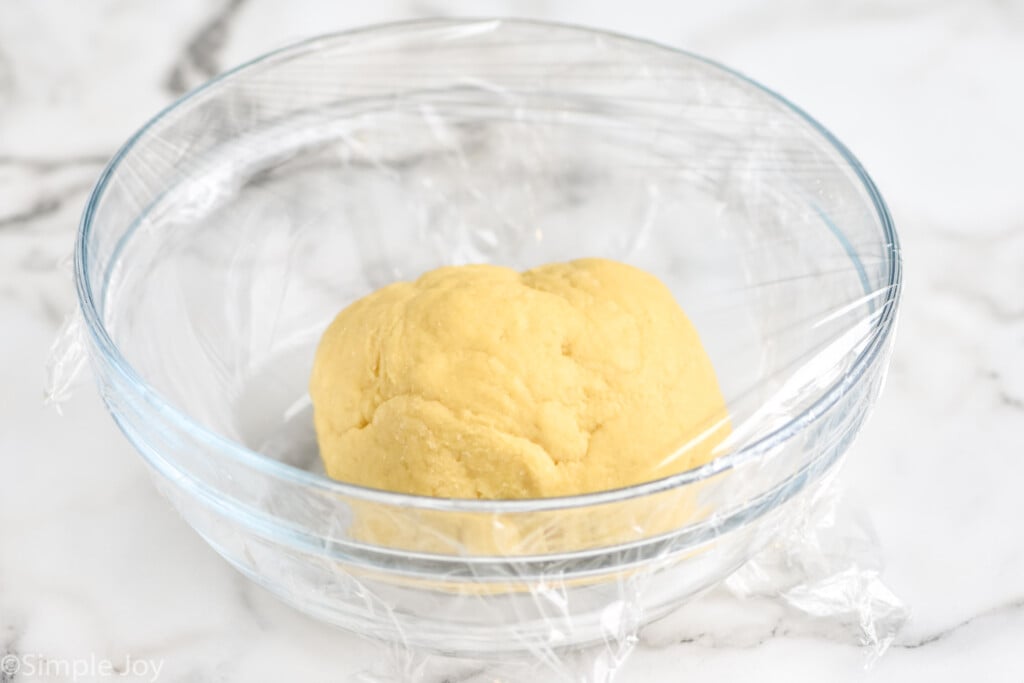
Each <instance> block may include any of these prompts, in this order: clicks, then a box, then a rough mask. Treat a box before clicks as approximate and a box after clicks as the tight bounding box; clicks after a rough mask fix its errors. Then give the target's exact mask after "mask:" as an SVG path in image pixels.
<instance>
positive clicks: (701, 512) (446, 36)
mask: <svg viewBox="0 0 1024 683" xmlns="http://www.w3.org/2000/svg"><path fill="white" fill-rule="evenodd" d="M583 256H596V257H608V258H614V259H618V260H622V261H626V262H628V263H630V264H633V265H636V266H639V267H641V268H644V269H646V270H648V271H650V272H652V273H654V274H655V275H657V276H658V277H659V278H661V280H662V281H664V282H665V283H666V284H667V285H668V286H669V287H670V288H671V290H672V291H673V293H674V295H675V296H676V298H677V300H678V301H679V303H680V304H681V305H682V307H683V308H684V309H685V310H686V312H687V314H688V315H689V316H690V318H691V319H692V320H693V322H694V324H695V325H696V327H697V329H698V330H699V332H700V334H701V337H702V340H703V342H704V346H705V348H706V349H707V350H708V352H709V354H710V356H711V358H712V361H713V363H714V365H715V368H716V371H717V373H718V376H719V379H720V383H721V386H722V390H723V392H724V394H725V396H726V399H727V403H728V408H729V412H730V420H731V422H732V435H731V437H730V438H729V439H728V440H727V442H726V443H725V444H723V445H722V447H721V448H720V452H719V455H718V457H717V458H716V459H714V460H713V461H711V462H710V463H708V464H707V465H704V466H702V467H700V468H698V469H696V470H691V471H688V472H684V473H681V474H678V475H675V476H672V477H669V478H666V479H662V480H658V481H652V482H649V483H645V484H641V485H636V486H632V487H629V488H625V489H619V490H614V491H605V492H600V493H593V494H587V495H579V496H572V497H565V498H549V499H538V500H514V501H512V500H506V501H485V500H449V499H439V498H426V497H419V496H410V495H402V494H398V493H393V492H387V491H379V490H371V489H367V488H362V487H359V486H354V485H349V484H345V483H342V482H336V481H332V480H330V479H328V478H326V477H325V476H324V475H323V474H322V470H320V469H319V467H320V466H319V461H318V457H317V451H316V441H315V437H314V434H313V427H312V420H311V407H310V405H309V400H308V397H307V394H306V383H307V380H308V377H309V373H310V368H311V364H312V360H313V351H314V349H315V347H316V344H317V341H318V339H319V336H320V334H321V333H322V332H323V330H324V329H325V327H326V326H327V324H328V323H329V322H330V320H331V319H332V317H333V316H334V315H335V314H336V313H337V311H338V310H340V309H341V308H342V307H343V306H344V305H346V304H348V303H350V302H351V301H353V300H355V299H356V298H358V297H360V296H362V295H365V294H367V293H369V292H371V291H373V290H374V289H376V288H378V287H381V286H383V285H385V284H387V283H390V282H393V281H396V280H403V279H411V278H415V277H416V276H418V275H419V274H421V273H423V272H425V271H426V270H429V269H431V268H434V267H437V266H441V265H445V264H459V263H471V262H493V263H500V264H503V265H507V266H512V267H516V268H520V269H525V268H529V267H532V266H536V265H539V264H541V263H546V262H552V261H563V260H570V259H573V258H578V257H583ZM76 277H77V286H78V292H79V296H80V303H81V308H82V313H83V315H84V319H85V323H86V329H87V337H86V339H87V346H88V351H89V357H90V359H91V362H92V366H93V369H94V372H95V375H96V377H97V380H98V383H99V387H100V391H101V393H102V396H103V399H104V400H105V402H106V403H107V405H108V406H109V409H110V412H111V414H112V415H113V416H114V419H115V420H116V421H117V423H118V425H119V426H120V427H121V429H122V430H123V431H124V433H125V434H126V436H127V437H128V439H130V441H131V442H132V443H133V444H134V445H135V447H136V448H137V449H138V450H139V452H140V453H141V454H142V455H143V457H144V458H145V460H146V462H147V463H148V464H149V466H150V467H151V468H152V471H153V473H154V475H155V479H156V481H157V482H158V485H159V487H160V489H161V490H162V491H163V492H164V494H166V495H167V496H168V497H169V498H170V499H171V500H172V501H173V502H174V504H175V505H176V506H177V508H178V509H179V510H180V511H181V514H182V515H183V516H184V518H185V519H186V520H187V521H188V523H189V524H191V525H192V526H193V527H194V528H195V529H196V531H198V532H199V534H201V535H202V537H203V538H204V539H206V541H207V542H208V543H209V544H210V545H211V546H213V547H214V548H215V549H216V550H217V552H219V553H220V554H221V555H223V556H224V557H225V558H226V559H227V560H228V561H229V562H230V563H231V564H233V565H234V566H235V567H237V568H238V569H239V571H241V572H242V573H243V574H245V575H246V576H248V577H250V578H252V579H253V580H254V581H256V582H258V583H260V584H261V585H263V586H265V587H266V588H267V589H269V590H270V591H272V592H274V593H275V594H277V595H278V596H280V597H281V598H282V599H283V600H285V601H287V602H289V603H291V604H292V605H294V606H296V607H297V608H299V609H300V610H302V611H304V612H307V613H309V614H311V615H314V616H316V617H318V618H319V619H322V620H324V621H327V622H330V623H333V624H336V625H338V626H341V627H344V628H346V629H350V630H352V631H355V632H358V633H361V634H364V635H369V636H372V637H377V638H381V639H385V640H389V641H393V642H400V643H402V644H403V645H408V646H410V647H421V648H428V649H430V650H434V651H442V652H454V653H476V654H480V653H496V652H498V653H500V652H502V651H515V652H533V653H546V652H551V651H553V650H554V649H557V648H560V647H564V646H568V645H574V644H581V643H593V642H606V643H616V642H621V641H622V639H623V638H626V637H628V636H629V634H631V633H635V630H636V628H637V626H638V625H639V624H642V623H644V622H646V621H648V620H650V619H653V618H656V617H658V616H660V615H662V614H664V613H666V612H667V611H668V610H671V609H672V608H674V607H676V606H678V605H680V604H681V603H682V602H684V601H686V600H687V599H688V598H690V597H691V596H693V595H695V594H696V593H698V592H699V591H701V590H702V589H705V588H707V587H708V586H710V585H713V584H714V583H716V582H718V581H719V580H721V579H722V578H723V577H725V576H727V575H728V574H729V573H730V572H732V571H733V570H735V569H736V568H737V567H739V566H740V565H741V564H743V563H744V562H745V561H746V560H747V559H748V558H749V557H750V556H751V555H752V554H753V553H754V552H756V551H757V550H758V549H759V548H761V547H763V546H764V545H765V544H766V543H767V542H768V541H769V540H771V539H772V538H773V536H774V534H775V532H776V530H777V529H778V528H779V525H780V524H781V523H782V522H784V521H785V520H786V518H787V516H788V515H793V514H796V513H795V512H794V510H796V509H797V508H796V507H795V506H794V505H793V504H792V503H793V501H794V500H796V499H797V498H798V497H799V496H801V495H804V494H806V492H808V491H810V490H812V489H813V488H814V487H815V486H816V485H817V484H818V483H819V482H821V481H822V480H823V478H824V477H825V476H826V474H827V473H829V472H830V471H831V470H832V469H833V468H835V466H836V464H837V462H839V460H840V458H841V456H842V454H843V453H844V451H846V449H847V447H848V446H849V444H850V441H851V440H852V439H853V437H854V436H855V434H856V433H857V431H858V429H859V428H860V426H861V424H862V422H863V420H864V418H865V415H866V413H867V411H868V410H869V408H870V407H871V406H872V404H873V403H874V401H875V398H876V396H877V395H878V392H879V390H880V387H881V384H882V381H883V376H884V373H885V367H886V363H887V358H888V350H889V346H890V341H891V338H892V330H893V324H894V317H895V311H896V304H897V301H898V295H899V287H900V260H899V249H898V245H897V240H896V235H895V233H894V232H893V227H892V224H891V221H890V218H889V215H888V213H887V211H886V209H885V206H884V204H883V203H882V200H881V199H880V197H879V195H878V193H877V191H876V190H875V187H874V185H873V184H872V182H871V180H870V179H869V178H868V177H867V175H866V174H865V172H864V171H863V169H862V168H861V167H860V165H859V164H858V163H857V162H856V160H854V159H853V157H852V156H851V155H850V154H849V153H848V152H847V151H846V150H845V149H844V148H843V147H842V145H840V144H839V143H838V142H837V141H836V140H835V139H834V138H833V137H832V136H831V135H830V134H829V133H828V132H827V131H825V130H824V129H823V128H822V127H821V126H819V125H818V124H817V123H815V122H814V121H813V120H811V119H810V118H808V117H807V116H806V115H805V114H804V113H802V112H801V111H800V110H799V109H797V108H796V107H794V106H793V105H791V104H790V103H788V102H787V101H785V100H784V99H782V98H781V97H779V96H777V95H775V94H773V93H772V92H770V91H767V90H765V89H764V88H762V87H760V86H759V85H757V84H755V83H753V82H751V81H749V80H747V79H746V78H744V77H743V76H740V75H738V74H736V73H734V72H732V71H730V70H728V69H726V68H723V67H721V66H719V65H717V64H714V63H712V62H709V61H706V60H704V59H701V58H699V57H696V56H693V55H689V54H686V53H683V52H678V51H675V50H672V49H668V48H664V47H660V46H657V45H654V44H651V43H647V42H643V41H638V40H634V39H630V38H625V37H622V36H618V35H612V34H609V33H602V32H597V31H591V30H586V29H581V28H576V27H570V26H561V25H550V24H542V23H535V22H526V21H481V20H473V21H454V20H452V21H449V20H445V21H425V22H415V23H406V24H395V25H388V26H382V27H375V28H370V29H365V30H360V31H354V32H349V33H343V34H337V35H332V36H327V37H323V38H317V39H314V40H310V41H307V42H304V43H301V44H298V45H295V46H292V47H288V48H285V49H283V50H280V51H277V52H274V53H272V54H270V55H267V56H265V57H262V58H260V59H257V60H255V61H253V62H251V63H249V64H246V65H244V66H242V67H240V68H238V69H236V70H234V71H231V72H229V73H227V74H226V75H224V76H221V77H219V78H217V79H215V80H214V81H212V82H210V83H208V84H207V85H205V86H203V87H201V88H199V89H198V90H196V91H194V92H192V93H190V94H188V95H186V96H185V97H184V98H182V99H181V100H179V101H178V102H176V103H174V104H173V105H172V106H171V107H169V108H168V109H167V110H165V111H164V112H162V113H161V114H160V115H158V116H157V117H156V118H154V119H153V120H152V121H150V122H149V123H148V124H147V125H146V126H145V127H144V128H143V129H142V130H140V131H139V132H138V133H137V134H136V135H135V136H134V137H132V138H131V140H129V141H128V143H127V144H126V145H125V146H124V147H123V148H122V149H121V151H120V152H119V153H118V154H117V156H116V157H115V158H114V159H113V161H112V162H111V163H110V165H109V166H108V167H107V169H106V170H105V171H104V173H103V176H102V178H101V179H100V181H99V183H98V184H97V186H96V189H95V191H94V193H93V195H92V197H91V199H90V201H89V204H88V207H87V209H86V212H85V215H84V218H83V221H82V226H81V230H80V233H79V237H78V244H77V256H76ZM485 322H486V321H482V324H485Z"/></svg>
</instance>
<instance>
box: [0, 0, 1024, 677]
mask: <svg viewBox="0 0 1024 683" xmlns="http://www.w3.org/2000/svg"><path fill="white" fill-rule="evenodd" d="M452 14H465V15H527V16H535V17H541V18H555V19H560V20H565V21H572V22H578V23H584V24H590V25H596V26H603V27H608V28H613V29H616V30H619V31H622V32H627V33H632V34H636V35H641V36H647V37H649V38H653V39H656V40H659V41H661V42H665V43H668V44H673V45H678V46H682V47H686V48H689V49H691V50H694V51H697V52H701V53H704V54H707V55H709V56H711V57H714V58H717V59H719V60H721V61H724V62H726V63H728V64H730V65H732V66H734V67H736V68H739V69H740V70H742V71H745V72H746V73H748V74H749V75H751V76H753V77H755V78H757V79H759V80H761V81H762V82H764V83H766V84H769V85H771V86H772V87H774V88H775V89H777V90H779V91H781V92H782V93H784V94H785V95H787V96H789V97H790V98H791V99H793V100H794V101H796V102H798V103H799V104H801V105H802V106H803V107H804V108H805V109H806V110H807V111H809V112H810V113H811V114H812V115H814V116H815V117H817V118H818V119H819V120H820V121H822V122H824V123H825V124H826V125H827V126H828V127H830V128H831V129H832V130H833V131H834V132H835V133H836V134H837V135H838V136H839V137H840V138H841V139H842V140H844V141H845V142H846V143H847V145H848V146H849V147H850V148H851V149H852V150H853V151H854V153H855V154H857V155H858V156H859V157H860V159H861V160H862V161H863V162H864V164H865V165H866V166H867V168H868V169H869V171H870V172H871V173H872V174H873V176H874V177H875V179H876V181H877V182H878V184H879V186H880V187H881V189H882V192H883V194H884V195H885V196H886V198H887V200H888V202H889V204H890V207H891V209H892V211H893V214H894V216H895V219H896V222H897V225H898V228H899V230H900V233H901V236H902V239H903V242H904V248H905V254H906V290H905V299H904V308H903V315H902V320H901V328H900V331H899V338H898V343H897V347H896V352H895V356H894V359H893V364H892V372H891V374H890V379H889V383H888V387H887V389H886V392H885V394H884V396H883V398H882V400H881V402H880V404H879V405H878V407H877V410H876V412H875V414H874V416H873V418H872V419H871V420H870V422H869V424H868V426H867V427H866V429H865V431H864V432H863V435H862V436H861V437H860V439H859V440H858V441H857V443H856V444H855V446H854V447H853V449H852V452H851V454H850V458H849V459H848V461H847V462H848V464H847V465H846V467H845V469H844V471H843V473H842V480H843V482H844V486H845V487H846V489H847V490H848V499H849V500H851V501H852V502H853V504H854V505H855V506H856V507H859V508H860V509H863V510H866V511H867V512H868V513H869V514H870V516H871V518H872V519H873V520H874V526H875V528H876V531H877V535H878V541H879V546H880V549H879V555H880V557H881V559H882V560H884V562H885V567H886V568H885V571H884V577H885V581H886V583H887V584H888V585H889V586H890V587H891V588H892V589H893V590H894V591H895V592H896V593H897V594H898V595H899V596H900V597H901V598H902V599H903V600H904V601H905V602H906V604H907V605H908V606H909V608H910V610H911V618H910V620H909V622H908V623H907V625H906V627H905V628H904V629H903V630H902V632H901V633H900V634H899V636H898V637H897V639H896V641H895V643H894V644H893V647H892V648H891V649H890V650H889V652H888V653H887V654H886V655H885V657H884V658H883V659H882V660H881V661H880V662H878V663H877V665H876V666H875V667H874V668H873V669H872V670H871V671H870V672H865V671H864V670H863V668H862V666H861V663H862V652H861V651H860V650H859V649H858V648H857V646H856V644H855V642H854V640H855V639H854V638H852V637H851V635H850V633H848V629H845V630H844V629H838V630H837V628H836V625H835V624H832V623H829V620H827V619H825V620H818V621H814V620H811V621H808V620H807V619H805V618H802V617H801V616H800V615H798V614H795V613H794V612H793V611H792V610H790V609H788V608H787V607H785V606H784V605H783V604H782V603H779V602H777V601H773V600H771V599H755V600H744V601H739V600H736V599H734V598H730V596H728V595H725V594H723V593H721V592H718V593H715V594H712V595H711V596H709V597H708V598H707V599H706V600H704V601H703V604H701V605H698V606H697V608H696V609H699V610H702V611H699V612H692V613H691V614H699V615H701V616H700V618H696V619H695V618H687V617H685V616H683V617H677V618H674V619H670V620H669V621H668V622H666V623H664V624H659V625H658V626H656V627H655V628H652V629H649V630H648V631H647V632H645V633H644V635H643V637H642V639H641V642H640V645H639V647H638V648H637V650H636V652H635V653H634V656H633V657H632V658H631V659H630V660H629V661H628V662H627V664H626V665H625V666H624V667H623V668H622V670H621V672H620V676H619V678H618V679H617V680H621V681H652V680H659V681H660V680H666V681H667V680H714V681H746V680H754V679H755V678H756V679H759V680H766V681H774V680H779V681H782V680H786V681H803V680H806V681H818V680H830V681H845V680H862V679H864V680H873V681H908V680H938V681H946V680H948V681H960V680H964V679H967V678H970V679H971V680H978V681H1021V680H1024V532H1022V531H1021V520H1022V519H1024V495H1022V494H1021V492H1020V488H1021V487H1020V482H1021V480H1022V478H1024V460H1022V456H1024V303H1022V302H1024V296H1022V294H1021V292H1022V291H1024V192H1022V191H1021V181H1022V173H1021V158H1022V157H1024V127H1022V126H1021V123H1020V122H1021V121H1024V87H1022V85H1021V83H1022V80H1021V78H1022V77H1021V73H1022V72H1024V2H1020V1H1019V0H1002V1H997V0H984V1H978V2H975V1H973V0H962V1H956V0H945V1H936V2H931V1H928V0H906V1H902V2H887V1H884V0H868V1H864V2H840V3H822V2H815V1H814V0H784V1H783V2H768V1H767V0H730V1H728V2H722V3H669V2H653V1H634V2H630V3H619V2H610V1H607V2H606V1H602V2H583V1H582V0H576V1H574V2H551V1H546V0H525V1H523V2H516V3H513V2H511V0H507V1H505V2H499V1H497V0H487V1H485V2H475V3H470V2H468V1H462V2H457V1H454V0H422V1H416V0H409V1H407V2H399V1H397V0H394V1H390V2H380V3H339V2H326V1H324V2H314V1H312V0H304V1H301V2H300V1H295V2H287V3H285V2H276V1H273V0H230V1H229V2H224V1H223V0H221V1H218V2H206V1H204V0H182V1H181V2H174V3H170V2H163V3H158V2H155V1H154V2H125V1H124V0H97V1H95V2H88V3H86V2H75V1H74V0H34V1H31V2H17V1H11V0H8V1H7V2H2V3H0V331H2V333H0V416H2V417H0V657H2V656H4V655H6V654H13V655H15V656H18V657H20V658H21V661H22V662H23V663H24V662H27V661H29V659H28V658H32V659H31V661H33V662H34V663H35V668H36V670H39V669H42V668H44V667H43V664H42V662H43V661H44V660H45V661H65V662H69V663H75V662H86V663H88V662H89V661H92V662H93V664H91V665H89V666H91V668H90V669H89V672H88V674H89V675H82V676H79V678H78V680H103V679H104V676H103V675H102V674H103V671H102V670H101V664H100V663H99V662H100V660H108V661H110V662H111V663H112V664H114V665H118V666H120V668H121V670H122V673H125V674H126V675H120V674H118V672H113V673H111V674H110V676H115V677H117V678H118V679H119V680H153V678H154V674H157V673H158V674H159V675H158V676H157V679H158V680H161V681H232V682H233V681H263V680H267V681H270V680H304V681H333V680H346V678H347V677H348V676H349V675H350V674H353V673H358V672H360V671H362V670H364V669H367V668H368V667H373V666H374V665H375V664H378V663H379V659H380V657H381V655H380V653H379V652H378V651H376V650H374V649H373V648H371V647H367V646H366V645H364V644H363V643H361V642H360V641H358V640H356V639H354V638H352V637H350V636H347V635H343V634H340V633H338V632H336V631H333V630H331V629H329V628H326V627H323V626H320V625H318V624H317V623H315V622H313V621H311V620H309V619H307V618H305V617H302V616H300V615H298V614H296V613H295V612H293V611H292V610H290V609H289V608H287V607H284V606H282V605H280V604H278V603H277V601H276V600H275V599H273V598H271V597H270V596H268V595H267V594H265V593H264V592H263V591H262V590H261V589H258V588H256V587H254V586H252V585H250V584H248V583H247V582H246V581H244V580H243V579H242V578H241V577H239V576H237V575H236V574H235V572H234V571H233V570H232V569H230V568H229V567H228V566H227V565H226V564H225V563H224V562H223V561H222V560H220V558H219V557H217V556H216V555H215V554H214V553H213V552H212V551H211V550H209V549H208V548H207V547H206V546H205V544H204V543H203V542H202V541H201V540H200V539H199V538H198V537H196V536H195V534H193V533H192V531H191V530H190V529H189V528H188V527H187V526H186V525H185V524H184V523H183V522H182V521H181V520H180V519H179V518H178V516H177V515H176V514H175V513H174V512H173V511H172V509H171V508H170V506H169V504H167V503H166V502H164V500H163V499H161V498H160V497H159V496H158V495H157V494H156V493H155V490H154V489H153V487H152V486H151V485H150V482H149V480H148V476H147V474H146V473H145V471H144V469H143V465H142V463H141V461H140V459H139V458H138V457H137V456H136V455H135V454H134V453H133V452H132V449H131V447H130V446H129V445H128V444H127V442H126V441H125V440H124V439H123V438H122V437H121V435H120V434H119V433H118V432H117V430H116V429H115V427H114V425H113V423H112V422H111V421H110V419H109V418H108V417H107V415H106V413H105V412H104V410H103V408H102V406H101V405H100V402H99V399H98V398H97V396H96V395H95V392H94V391H92V389H91V387H88V386H84V387H80V388H79V389H78V390H77V391H76V393H75V394H74V396H73V398H72V399H71V400H70V401H69V402H68V403H67V404H66V405H65V406H64V411H63V412H64V415H63V417H61V416H58V415H57V414H56V413H55V412H54V410H53V409H52V408H49V407H44V406H43V405H42V385H43V367H44V364H45V361H46V358H47V352H48V351H47V349H48V346H49V344H50V341H51V340H52V339H53V337H54V335H55V334H56V331H57V327H58V325H59V324H60V321H61V318H62V316H63V315H64V314H65V312H67V311H69V310H70V309H71V308H72V306H73V290H72V288H71V285H70V269H69V267H68V266H67V262H68V256H69V253H70V250H71V244H72V238H73V234H74V230H75V227H76V224H77V219H78V216H79V213H80V211H81V209H82V205H83V203H84V201H85V197H86V195H87V192H88V189H89V187H90V186H91V184H92V183H93V181H94V180H95V178H96V176H97V174H98V172H99V170H100V168H101V166H102V164H103V163H104V161H105V160H106V159H107V158H108V157H109V156H110V155H111V154H112V152H113V151H114V150H115V148H116V146H117V145H118V144H120V142H121V141H123V140H124V139H125V138H126V137H128V136H129V135H130V134H131V133H132V131H133V130H134V129H135V128H137V127H138V126H139V125H140V124H141V123H142V122H143V121H144V120H145V119H146V118H148V117H149V116H150V115H151V114H152V113H154V112H155V111H157V110H158V109H159V108H160V107H161V106H163V105H164V104H165V103H167V102H168V101H170V100H171V99H172V98H173V97H174V96H176V95H178V94H180V93H181V92H183V90H184V89H187V88H191V87H192V86H194V85H197V84H198V83H200V82H202V81H203V80H205V79H206V78H207V77H209V76H210V75H212V74H213V73H216V72H217V71H219V70H220V69H222V68H224V67H227V66H230V65H232V64H235V63H237V62H239V61H242V60H244V59H246V58H248V57H250V56H254V55H256V54H258V53H261V52H264V51H266V50H268V49H270V48H273V47H277V46H280V45H283V44H286V43H288V42H291V41H293V40H295V39H297V38H300V37H303V36H306V35H309V34H311V33H318V32H323V31H326V30H330V29H335V28H336V29H341V28H346V27H350V26H354V25H359V24H365V23H370V22H375V21H382V20H390V19H398V18H407V17H413V16H425V15H452ZM129 657H130V658H131V659H130V660H128V659H126V658H129ZM140 662H145V663H147V664H149V667H148V668H145V667H142V666H140ZM157 664H159V666H160V667H161V668H160V669H159V671H156V670H155V668H154V667H155V666H156V665H157ZM69 665H70V664H69ZM78 666H80V667H81V668H85V666H86V665H84V664H83V665H78ZM22 668H23V670H22V672H21V674H18V675H15V676H9V675H7V674H5V673H2V672H0V681H8V680H72V679H73V678H74V675H75V672H73V671H67V670H65V671H64V672H63V673H62V672H61V670H60V668H59V667H50V672H51V673H53V674H54V675H52V676H50V677H48V678H47V677H45V676H34V677H33V676H26V675H25V674H26V669H27V668H28V667H25V666H23V667H22ZM90 675H91V676H92V677H91V678H90ZM106 677H109V676H106ZM452 680H455V679H452ZM458 680H467V681H484V680H492V678H489V677H488V675H487V673H486V672H475V673H474V672H470V673H469V674H468V677H465V676H461V677H459V678H458Z"/></svg>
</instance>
